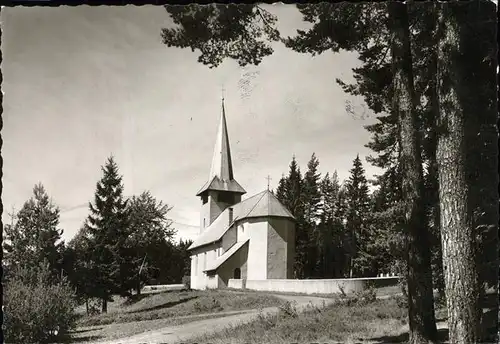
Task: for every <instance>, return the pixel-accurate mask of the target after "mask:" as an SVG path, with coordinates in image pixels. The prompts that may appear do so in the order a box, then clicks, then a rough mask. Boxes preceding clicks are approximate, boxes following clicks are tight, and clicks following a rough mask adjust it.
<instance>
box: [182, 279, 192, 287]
mask: <svg viewBox="0 0 500 344" xmlns="http://www.w3.org/2000/svg"><path fill="white" fill-rule="evenodd" d="M182 284H184V288H186V289H187V290H191V276H184V277H182Z"/></svg>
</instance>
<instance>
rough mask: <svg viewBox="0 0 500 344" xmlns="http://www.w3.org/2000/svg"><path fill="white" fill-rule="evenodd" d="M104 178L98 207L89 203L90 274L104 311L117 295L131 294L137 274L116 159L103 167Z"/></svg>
mask: <svg viewBox="0 0 500 344" xmlns="http://www.w3.org/2000/svg"><path fill="white" fill-rule="evenodd" d="M102 172H103V176H102V178H101V180H100V181H99V182H98V183H97V186H96V192H95V197H94V204H92V203H89V209H90V214H89V216H88V218H87V221H86V234H87V235H88V238H87V239H88V240H90V243H91V244H90V245H88V247H90V250H91V252H90V254H89V255H88V256H89V259H90V262H89V263H90V266H89V268H90V271H91V273H92V274H93V276H94V288H93V293H94V295H93V296H94V297H97V298H99V299H101V300H102V312H104V313H106V312H107V303H108V301H109V300H111V296H112V295H113V294H115V293H117V294H121V295H128V294H129V290H130V289H131V288H132V286H133V281H134V274H133V271H131V270H130V267H131V266H130V261H128V258H130V253H129V251H128V250H127V238H128V236H129V223H128V222H129V218H128V211H127V201H126V200H125V199H124V197H123V184H122V177H121V176H120V175H119V174H118V165H117V164H116V162H115V161H114V158H113V157H110V158H108V160H107V162H106V165H105V166H104V167H102Z"/></svg>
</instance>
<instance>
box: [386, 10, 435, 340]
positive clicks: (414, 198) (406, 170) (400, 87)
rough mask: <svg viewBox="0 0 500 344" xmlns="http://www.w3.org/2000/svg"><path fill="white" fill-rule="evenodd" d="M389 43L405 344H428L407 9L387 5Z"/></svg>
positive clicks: (424, 233)
mask: <svg viewBox="0 0 500 344" xmlns="http://www.w3.org/2000/svg"><path fill="white" fill-rule="evenodd" d="M388 7H389V20H390V22H391V25H392V32H393V39H392V44H391V49H392V65H393V91H394V94H393V97H394V103H393V111H396V112H397V114H398V119H399V126H400V134H399V135H400V145H401V153H400V164H401V167H402V170H403V200H404V202H405V205H406V209H405V215H406V220H405V227H406V237H407V245H408V247H407V252H408V264H407V265H408V276H407V278H408V313H409V325H410V343H428V342H429V341H433V340H435V339H436V337H437V329H436V321H435V315H434V296H433V291H432V270H431V253H430V248H429V228H428V224H427V221H426V211H425V202H424V190H425V185H424V179H423V170H422V157H421V146H420V139H419V134H418V125H417V117H416V112H415V91H414V84H413V72H412V63H413V62H412V57H411V47H410V32H409V22H408V9H407V5H406V4H403V3H397V2H389V3H388Z"/></svg>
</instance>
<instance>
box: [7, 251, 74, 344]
mask: <svg viewBox="0 0 500 344" xmlns="http://www.w3.org/2000/svg"><path fill="white" fill-rule="evenodd" d="M4 288H5V289H4V292H5V294H4V307H5V309H4V326H5V332H4V335H5V341H6V342H8V343H47V342H50V341H53V340H55V339H57V338H60V337H61V336H63V335H64V334H66V333H67V332H68V331H69V330H71V329H72V328H73V327H74V325H75V320H76V316H75V313H74V308H75V306H76V304H75V301H74V291H73V290H72V288H71V287H70V286H69V284H68V283H67V281H66V280H65V279H63V280H61V279H58V280H54V278H53V277H52V271H51V268H50V265H49V263H48V261H45V263H44V264H41V265H40V266H39V267H36V268H34V267H22V268H16V269H15V270H14V271H13V272H12V275H11V277H10V278H9V280H7V281H5V283H4Z"/></svg>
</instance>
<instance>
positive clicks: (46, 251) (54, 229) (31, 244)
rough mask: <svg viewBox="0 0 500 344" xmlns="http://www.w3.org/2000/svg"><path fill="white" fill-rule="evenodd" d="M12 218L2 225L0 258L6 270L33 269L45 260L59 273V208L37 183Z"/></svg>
mask: <svg viewBox="0 0 500 344" xmlns="http://www.w3.org/2000/svg"><path fill="white" fill-rule="evenodd" d="M13 216H15V219H13V220H15V221H13V223H12V224H7V225H5V226H4V229H5V242H4V244H3V246H4V252H5V257H4V259H5V260H4V261H5V263H6V265H7V267H8V269H15V268H20V267H27V268H28V267H33V268H37V267H38V266H39V264H40V263H41V262H43V261H44V260H47V262H48V264H49V269H50V270H51V271H52V273H53V274H54V275H60V273H61V271H60V269H61V263H62V250H63V248H64V242H63V241H61V235H62V233H63V230H62V229H59V228H58V226H59V208H58V207H57V206H55V205H54V204H53V203H52V200H51V199H50V198H49V196H48V194H47V192H46V191H45V188H44V187H43V185H42V184H41V183H39V184H37V185H35V187H34V188H33V196H32V197H31V198H30V199H29V200H28V201H26V202H25V203H24V205H23V207H22V208H21V210H20V211H19V212H18V213H17V214H15V215H13Z"/></svg>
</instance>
